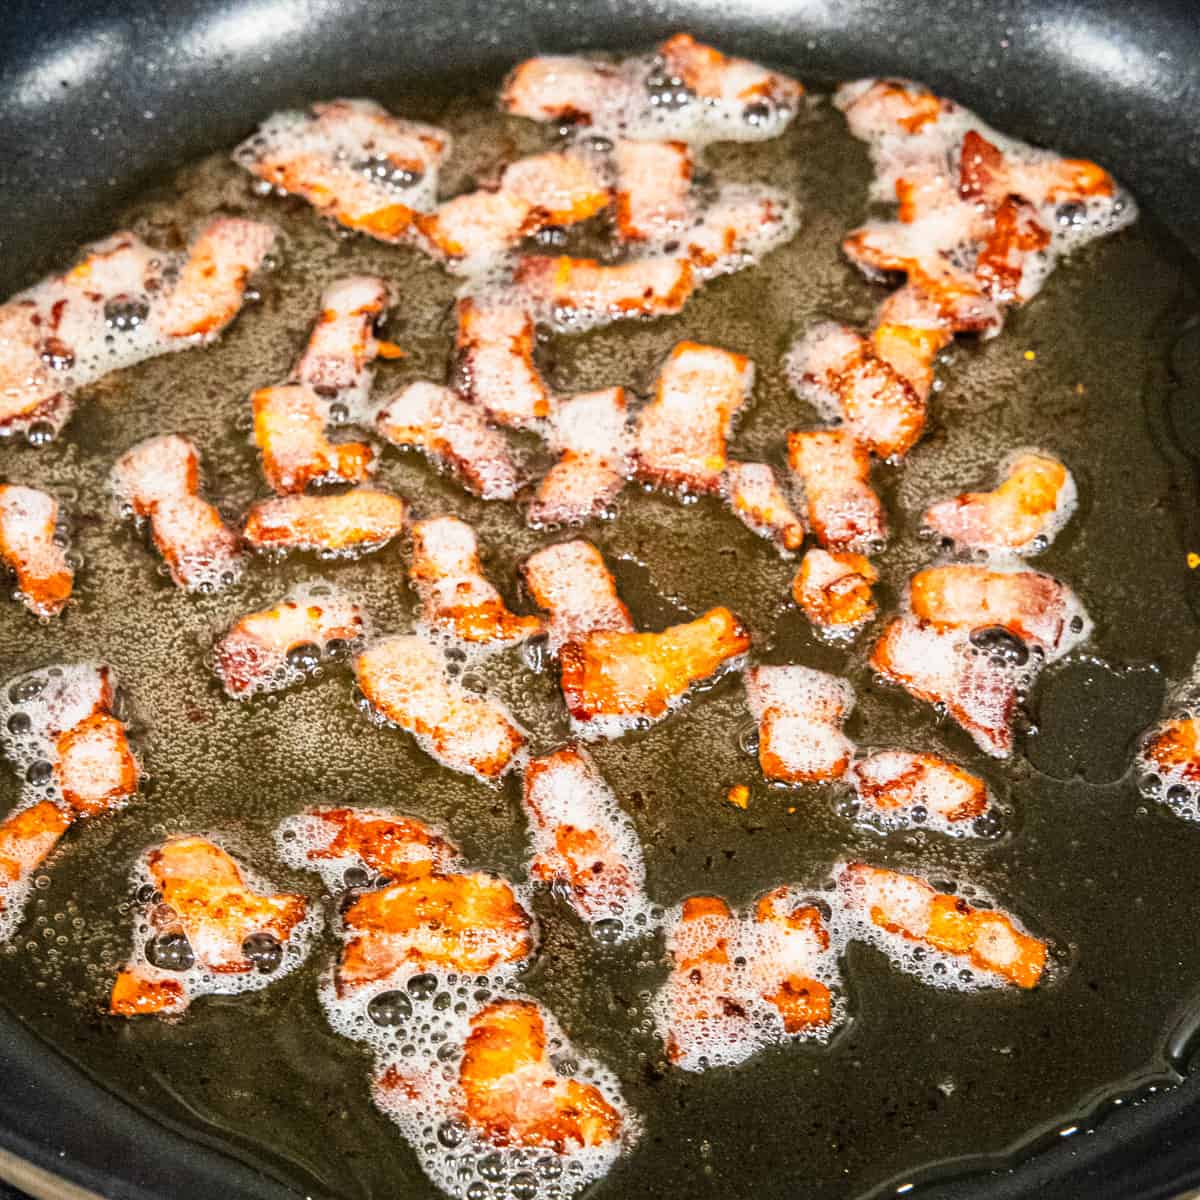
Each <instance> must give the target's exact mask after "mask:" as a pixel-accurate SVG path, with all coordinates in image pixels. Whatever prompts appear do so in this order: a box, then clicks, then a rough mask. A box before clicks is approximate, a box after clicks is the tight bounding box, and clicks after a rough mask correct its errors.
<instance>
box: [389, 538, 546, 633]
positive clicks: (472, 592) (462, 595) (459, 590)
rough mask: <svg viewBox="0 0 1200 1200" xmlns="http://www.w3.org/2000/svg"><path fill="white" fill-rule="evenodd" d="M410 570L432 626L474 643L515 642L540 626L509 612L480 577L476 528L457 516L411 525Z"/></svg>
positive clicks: (535, 619) (426, 619) (534, 619)
mask: <svg viewBox="0 0 1200 1200" xmlns="http://www.w3.org/2000/svg"><path fill="white" fill-rule="evenodd" d="M412 539H413V557H412V567H411V569H410V572H409V574H410V576H411V578H412V581H413V586H414V587H415V588H416V589H417V592H418V594H419V595H420V597H421V619H422V620H423V621H424V622H425V624H426V625H428V626H429V627H430V628H431V629H434V630H436V631H438V632H439V633H445V634H448V635H449V636H450V637H452V638H454V639H456V640H458V641H461V642H469V643H473V644H489V645H513V644H515V643H516V642H522V641H524V640H525V639H526V638H530V637H536V636H537V635H538V634H539V633H541V632H542V622H541V619H540V618H538V617H527V616H518V615H517V614H516V613H513V612H510V611H509V609H508V606H507V605H506V604H505V603H504V601H503V599H501V596H500V593H499V592H498V591H496V589H495V588H494V587H493V586H492V585H491V584H490V583H489V582H488V581H487V579H485V578H484V575H483V564H482V563H481V562H480V560H479V547H478V544H477V542H476V540H475V533H474V531H473V530H472V529H471V527H470V525H468V524H467V523H466V522H465V521H460V520H458V519H457V518H456V517H433V518H430V519H428V520H425V521H418V522H416V524H415V525H413V527H412Z"/></svg>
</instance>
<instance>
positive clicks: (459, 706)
mask: <svg viewBox="0 0 1200 1200" xmlns="http://www.w3.org/2000/svg"><path fill="white" fill-rule="evenodd" d="M354 671H355V675H356V676H357V677H358V686H359V687H360V688H361V689H362V691H363V695H365V696H366V698H367V700H368V701H369V702H370V703H371V705H372V706H373V707H374V709H375V710H376V711H377V712H378V713H379V714H381V715H382V716H383V717H384V718H385V719H386V720H388V721H391V722H393V723H394V724H396V725H398V726H399V727H400V728H401V729H404V730H407V731H408V732H409V733H411V734H412V735H413V736H414V737H415V738H416V739H417V742H418V744H419V745H420V746H421V748H422V749H423V750H424V751H425V752H426V753H427V754H429V755H431V756H432V757H433V758H435V759H437V761H438V762H440V763H441V764H442V765H443V766H446V767H449V768H450V770H452V771H464V772H466V773H468V774H474V775H478V776H480V777H481V778H483V779H499V778H500V776H501V775H503V774H504V772H505V771H506V770H508V767H509V764H510V763H511V761H512V757H513V755H514V754H515V753H516V752H517V751H518V750H519V749H520V748H521V746H522V745H523V744H524V742H525V737H524V735H523V734H522V733H521V731H520V729H518V728H517V726H516V724H515V723H514V722H513V720H512V718H511V717H510V716H509V714H508V711H507V709H505V708H504V706H503V705H502V704H500V703H499V702H498V701H496V700H492V699H490V698H487V697H484V696H479V695H477V694H475V693H474V692H469V691H467V689H466V688H464V687H463V686H462V684H461V683H459V682H457V681H456V680H453V679H451V678H450V676H449V675H447V673H446V663H445V659H444V657H443V655H442V651H441V650H440V649H439V647H437V646H435V645H433V644H432V643H430V642H427V641H425V640H424V639H423V638H420V637H416V636H409V637H390V638H384V639H383V641H379V642H376V643H375V644H374V645H372V646H369V647H368V648H367V649H366V650H365V651H364V652H363V653H362V654H360V655H359V656H358V658H356V659H355V661H354Z"/></svg>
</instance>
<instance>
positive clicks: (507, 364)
mask: <svg viewBox="0 0 1200 1200" xmlns="http://www.w3.org/2000/svg"><path fill="white" fill-rule="evenodd" d="M456 311H457V313H458V340H457V347H458V365H457V374H458V378H459V383H460V391H461V392H462V395H463V396H464V397H465V398H466V399H467V400H470V401H471V402H472V403H473V404H478V405H479V407H480V408H482V409H483V410H484V412H486V413H487V415H488V416H489V417H490V418H491V419H492V420H493V421H496V422H497V423H499V424H501V425H510V426H512V427H513V428H514V429H527V428H530V427H531V426H534V425H536V424H537V423H538V422H539V421H543V420H545V418H546V417H548V416H549V415H550V393H549V392H548V391H547V390H546V385H545V383H543V382H542V377H541V376H540V375H539V374H538V370H537V367H535V366H534V363H533V343H534V330H533V318H532V317H531V316H530V315H529V313H528V312H526V311H525V309H524V308H522V307H521V306H520V305H518V304H511V303H506V302H505V303H497V302H494V301H486V300H479V299H475V298H473V297H470V296H468V297H465V298H464V299H462V300H460V301H459V302H458V307H457V310H456Z"/></svg>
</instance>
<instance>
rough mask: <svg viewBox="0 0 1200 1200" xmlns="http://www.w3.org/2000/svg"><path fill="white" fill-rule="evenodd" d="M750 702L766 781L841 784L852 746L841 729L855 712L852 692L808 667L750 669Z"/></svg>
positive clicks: (851, 754) (838, 681)
mask: <svg viewBox="0 0 1200 1200" xmlns="http://www.w3.org/2000/svg"><path fill="white" fill-rule="evenodd" d="M745 680H746V703H747V705H748V706H749V708H750V713H751V715H752V716H753V717H754V719H755V720H756V721H757V722H758V762H759V765H760V766H761V767H762V771H763V774H764V775H765V776H766V777H767V778H768V779H778V780H780V781H782V782H784V783H823V782H825V781H827V780H830V779H840V778H841V776H842V775H844V774H845V773H846V769H847V768H848V767H849V766H850V759H851V758H852V757H853V754H854V743H853V742H851V741H850V739H849V738H848V737H846V735H845V734H844V733H843V732H842V724H843V723H844V722H845V720H846V718H847V717H848V716H849V715H850V710H851V709H852V708H853V707H854V689H853V688H851V686H850V685H849V684H848V683H847V682H846V681H845V680H844V679H838V678H837V677H836V676H834V675H827V674H826V673H825V672H824V671H814V670H813V669H812V668H810V667H801V666H795V665H791V666H781V667H766V666H758V667H750V668H749V669H747V671H746V673H745Z"/></svg>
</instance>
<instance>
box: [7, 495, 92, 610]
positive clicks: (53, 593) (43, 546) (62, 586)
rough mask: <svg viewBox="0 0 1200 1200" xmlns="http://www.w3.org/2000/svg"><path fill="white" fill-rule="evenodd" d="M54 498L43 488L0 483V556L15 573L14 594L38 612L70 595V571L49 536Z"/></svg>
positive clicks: (54, 520) (52, 534)
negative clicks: (42, 490) (15, 585)
mask: <svg viewBox="0 0 1200 1200" xmlns="http://www.w3.org/2000/svg"><path fill="white" fill-rule="evenodd" d="M57 524H58V501H57V500H55V499H54V497H53V496H51V495H49V494H48V493H47V492H40V491H38V490H37V489H36V488H29V487H21V486H19V485H18V484H14V483H6V484H0V559H2V560H3V562H4V565H5V566H6V567H8V569H9V570H10V571H12V572H13V573H14V574H15V575H16V577H17V598H18V599H19V600H20V601H21V603H22V604H24V605H25V607H26V608H27V609H29V611H30V612H31V613H34V614H35V615H36V616H39V617H55V616H57V615H58V614H59V613H60V612H62V610H63V608H64V607H65V606H66V603H67V601H68V600H69V599H70V598H71V587H72V585H73V583H74V580H75V572H74V571H73V570H72V568H71V564H70V563H69V562H68V561H67V555H66V551H65V550H64V549H63V548H62V546H60V545H59V544H58V542H57V541H55V530H56V526H57Z"/></svg>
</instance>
